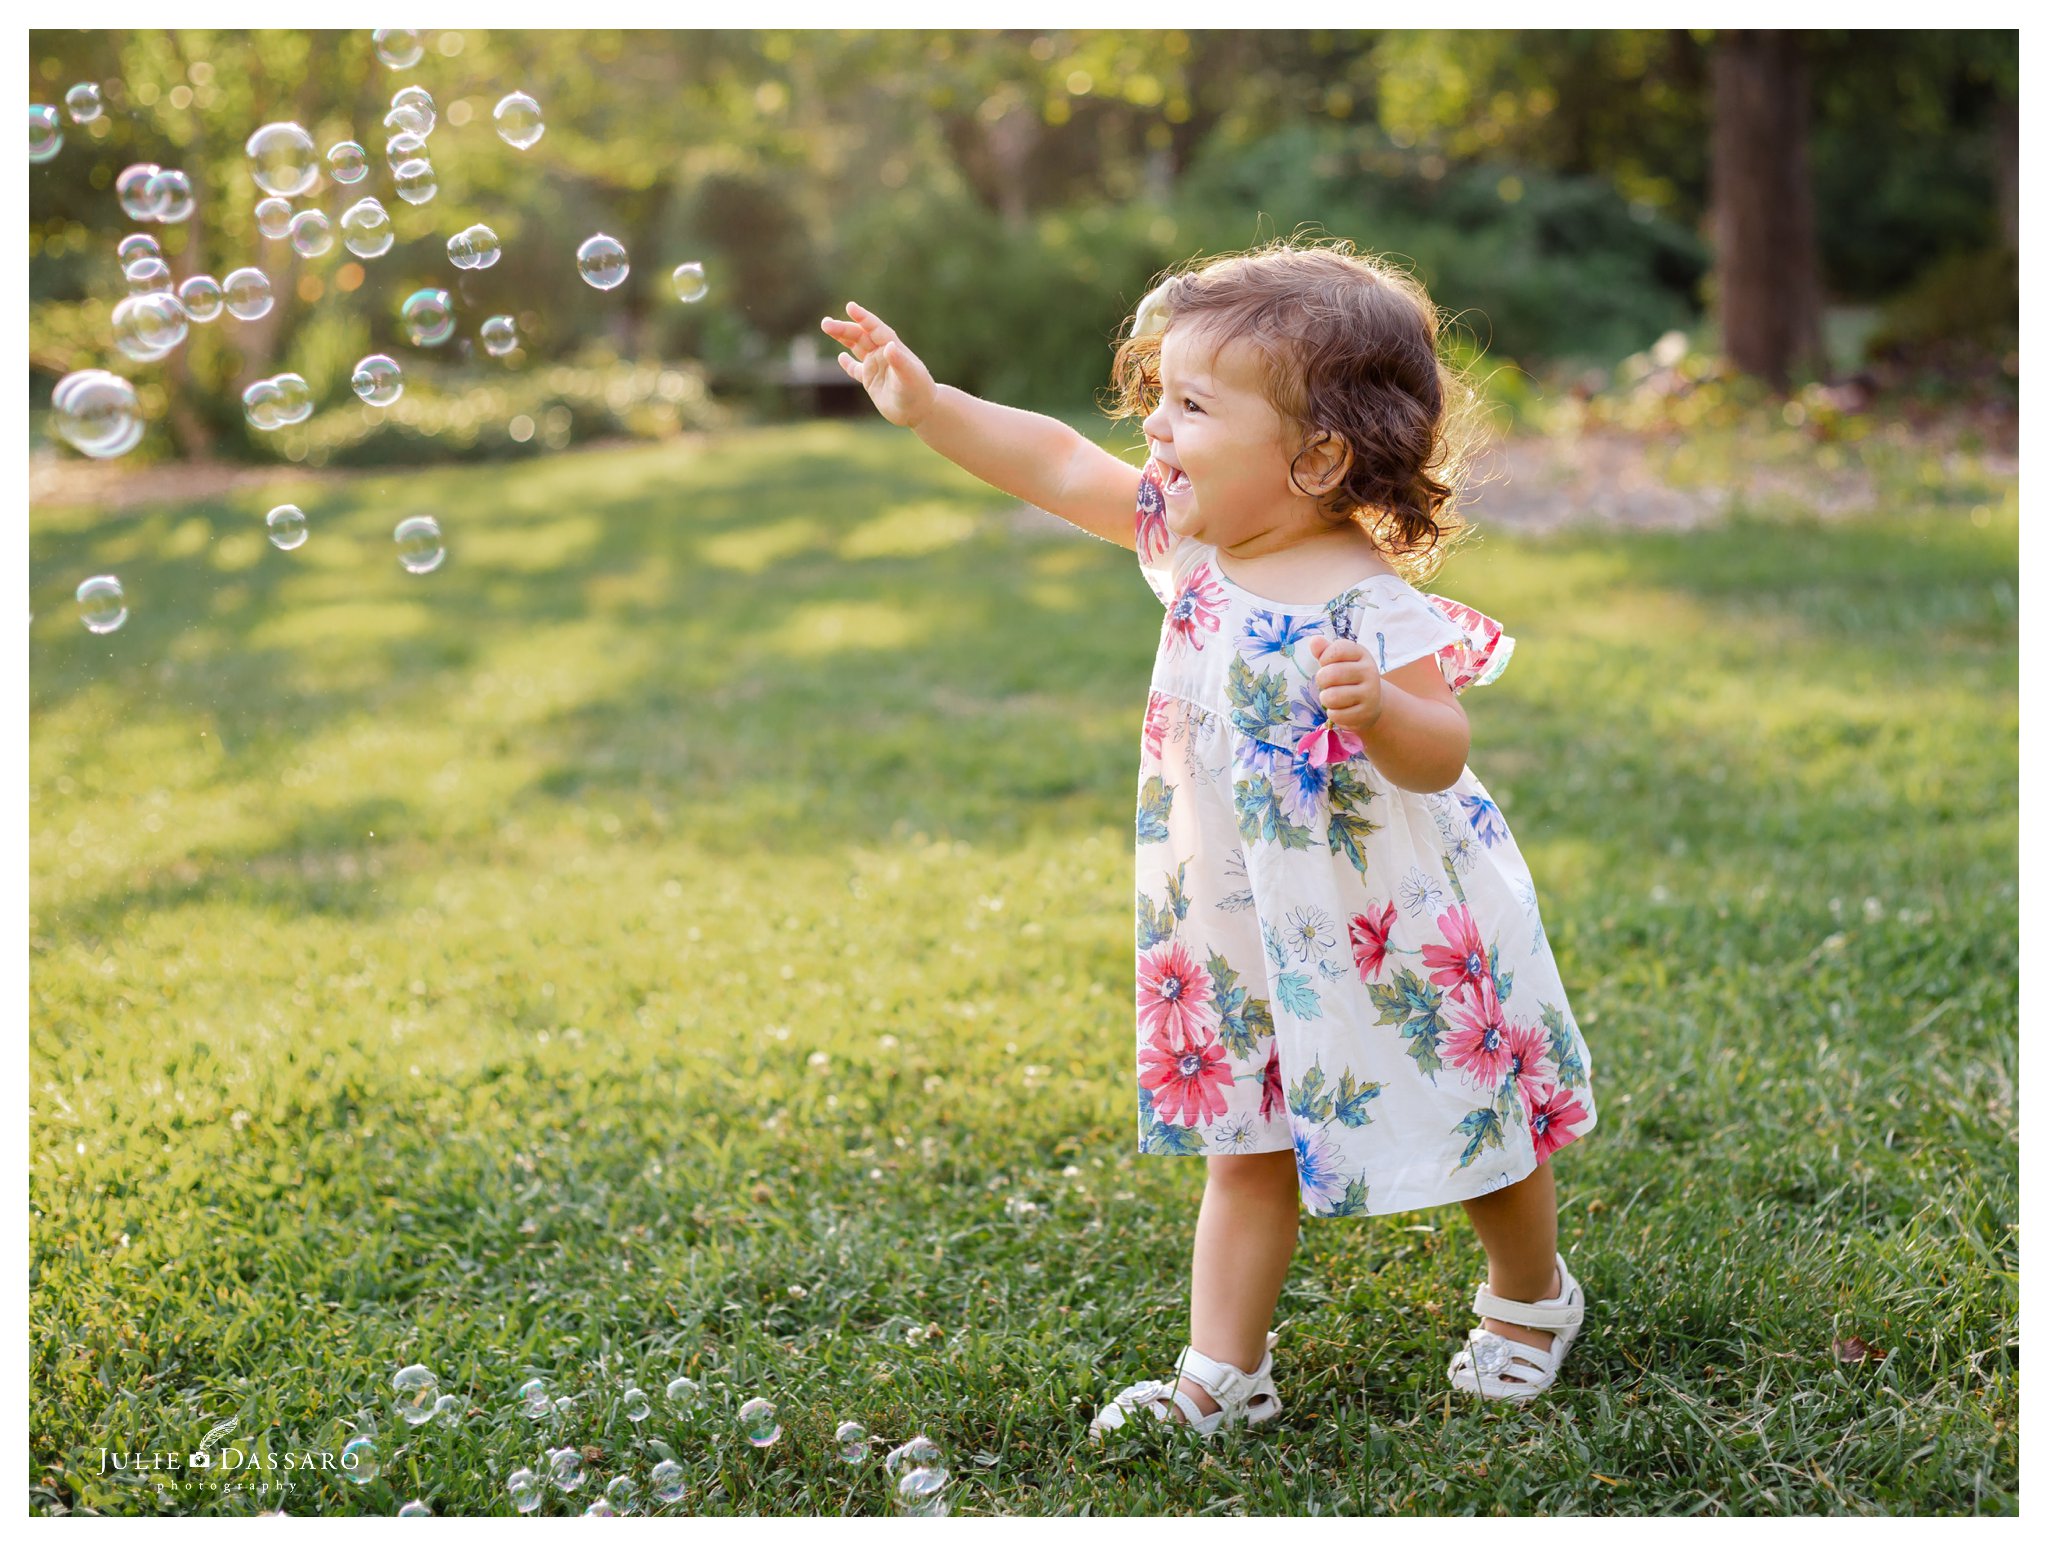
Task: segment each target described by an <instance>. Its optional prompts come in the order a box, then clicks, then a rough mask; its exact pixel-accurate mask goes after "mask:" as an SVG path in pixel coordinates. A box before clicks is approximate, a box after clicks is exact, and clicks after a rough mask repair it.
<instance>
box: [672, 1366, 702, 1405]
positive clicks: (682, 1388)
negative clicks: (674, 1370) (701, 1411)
mask: <svg viewBox="0 0 2048 1546" xmlns="http://www.w3.org/2000/svg"><path fill="white" fill-rule="evenodd" d="M662 1394H663V1395H665V1396H667V1397H668V1404H669V1405H670V1406H671V1407H673V1408H675V1410H676V1411H678V1412H687V1411H689V1410H690V1408H692V1407H693V1406H695V1405H696V1404H697V1401H698V1398H699V1397H700V1396H701V1395H702V1394H703V1392H702V1391H700V1390H699V1389H698V1388H697V1382H696V1381H695V1380H693V1379H691V1378H690V1377H689V1376H688V1375H687V1374H678V1375H677V1376H676V1377H675V1378H674V1379H672V1380H670V1381H669V1382H668V1389H667V1390H665V1391H663V1392H662Z"/></svg>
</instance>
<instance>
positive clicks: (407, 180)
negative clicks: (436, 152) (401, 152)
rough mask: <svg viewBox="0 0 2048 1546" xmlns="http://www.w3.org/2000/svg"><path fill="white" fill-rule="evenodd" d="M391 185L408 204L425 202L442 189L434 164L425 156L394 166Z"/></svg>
mask: <svg viewBox="0 0 2048 1546" xmlns="http://www.w3.org/2000/svg"><path fill="white" fill-rule="evenodd" d="M391 186H392V187H393V188H395V189H397V190H398V196H399V197H400V198H401V199H404V200H405V202H406V203H408V204H424V203H426V202H427V200H429V199H431V198H432V197H433V196H434V195H435V194H436V193H438V192H440V191H441V185H440V184H439V183H437V182H435V181H434V168H433V165H432V163H430V162H429V161H427V159H426V158H425V157H424V156H422V157H419V158H417V159H415V160H412V161H407V162H406V163H404V164H403V165H402V166H398V167H395V168H393V169H392V173H391Z"/></svg>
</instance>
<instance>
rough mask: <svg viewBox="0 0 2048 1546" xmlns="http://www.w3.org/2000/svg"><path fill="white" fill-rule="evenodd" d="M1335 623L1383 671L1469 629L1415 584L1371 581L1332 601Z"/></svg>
mask: <svg viewBox="0 0 2048 1546" xmlns="http://www.w3.org/2000/svg"><path fill="white" fill-rule="evenodd" d="M1329 613H1330V624H1331V628H1332V630H1333V631H1334V632H1335V633H1336V634H1337V636H1338V637H1339V638H1344V639H1352V640H1355V641H1357V642H1358V643H1359V644H1360V645H1362V646H1363V647H1364V649H1365V655H1366V658H1367V659H1368V660H1370V661H1371V662H1372V663H1373V664H1374V665H1375V666H1377V667H1378V668H1379V669H1380V671H1381V672H1383V673H1384V672H1387V671H1398V670H1399V669H1400V668H1401V667H1402V666H1405V665H1408V664H1410V663H1411V662H1414V661H1417V660H1421V659H1423V658H1424V657H1426V656H1430V655H1435V654H1438V653H1440V652H1441V651H1443V650H1446V649H1451V648H1454V647H1456V646H1457V645H1459V644H1461V643H1463V642H1464V638H1465V634H1464V631H1463V630H1462V629H1461V628H1460V627H1459V626H1458V625H1457V624H1456V623H1454V622H1452V621H1451V620H1450V619H1449V618H1448V617H1446V616H1444V614H1443V613H1441V612H1439V611H1438V610H1437V609H1436V608H1435V607H1433V606H1432V605H1430V598H1429V597H1427V596H1425V595H1423V594H1422V592H1420V591H1418V590H1416V589H1415V588H1414V587H1413V586H1411V585H1368V586H1365V587H1363V588H1361V589H1358V590H1353V591H1347V592H1345V594H1344V595H1342V596H1340V597H1339V598H1337V600H1336V601H1333V602H1331V603H1330V606H1329Z"/></svg>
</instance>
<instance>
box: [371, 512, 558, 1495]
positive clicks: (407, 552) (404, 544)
mask: <svg viewBox="0 0 2048 1546" xmlns="http://www.w3.org/2000/svg"><path fill="white" fill-rule="evenodd" d="M391 536H392V540H393V541H395V542H396V543H397V544H398V561H399V563H401V564H403V565H404V566H405V568H406V570H407V572H409V573H411V574H429V573H431V572H432V571H434V570H436V569H438V568H440V567H441V560H442V559H444V558H446V557H447V556H448V550H447V549H446V548H444V547H442V546H441V523H440V522H439V521H437V520H435V519H434V518H433V517H432V516H431V515H409V516H407V517H406V518H405V519H404V520H402V521H400V522H399V523H398V526H397V528H396V529H395V530H394V531H393V532H392V533H391ZM566 1453H568V1454H570V1455H575V1454H576V1451H574V1450H573V1449H572V1450H569V1451H566ZM557 1474H558V1476H559V1472H558V1473H557ZM576 1479H577V1480H578V1481H581V1480H582V1479H583V1462H582V1458H581V1457H580V1456H578V1457H577V1462H576ZM567 1490H568V1489H567V1488H566V1487H565V1488H563V1491H565V1492H566V1491H567Z"/></svg>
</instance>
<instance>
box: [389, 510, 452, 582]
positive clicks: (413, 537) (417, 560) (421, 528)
mask: <svg viewBox="0 0 2048 1546" xmlns="http://www.w3.org/2000/svg"><path fill="white" fill-rule="evenodd" d="M391 535H392V538H393V539H394V540H395V541H396V542H397V543H398V561H399V562H400V563H401V564H403V565H405V567H406V569H407V570H408V571H410V572H411V573H413V574H426V573H429V572H430V571H432V570H435V569H438V568H440V567H441V560H442V559H444V558H446V557H447V556H448V554H447V550H446V549H444V548H443V547H442V546H441V523H440V522H439V521H437V520H435V519H434V518H433V517H432V516H431V515H409V516H407V517H406V518H405V519H404V520H402V521H400V522H399V523H398V526H397V529H396V530H394V531H393V532H392V534H391Z"/></svg>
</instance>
